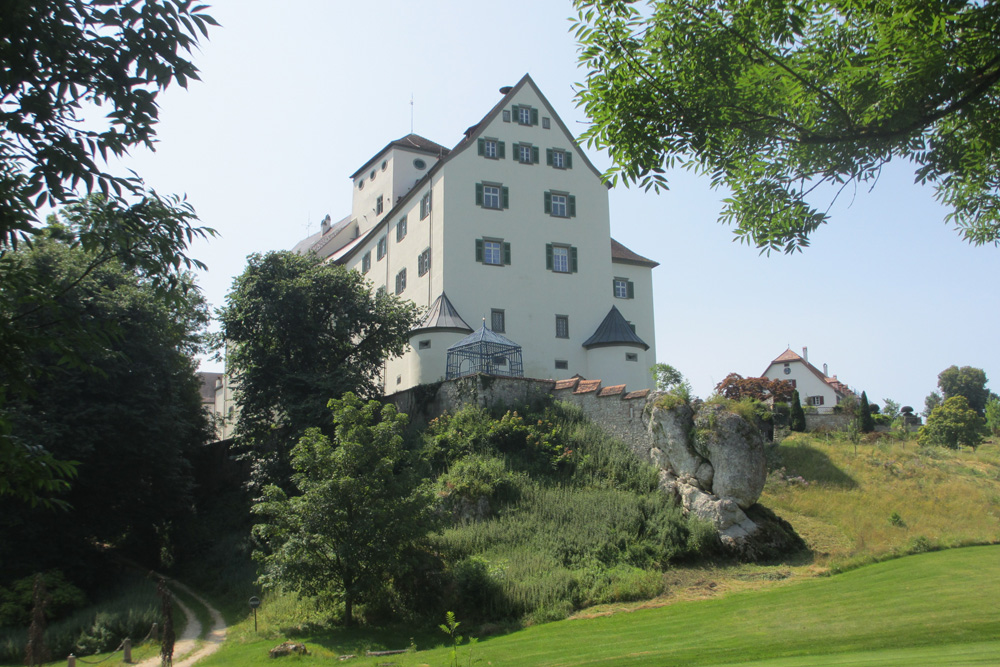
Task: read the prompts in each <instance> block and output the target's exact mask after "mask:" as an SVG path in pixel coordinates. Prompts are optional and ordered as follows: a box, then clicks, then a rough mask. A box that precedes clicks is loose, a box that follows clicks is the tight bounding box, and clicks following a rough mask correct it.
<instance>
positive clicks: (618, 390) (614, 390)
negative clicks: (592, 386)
mask: <svg viewBox="0 0 1000 667" xmlns="http://www.w3.org/2000/svg"><path fill="white" fill-rule="evenodd" d="M624 392H625V385H623V384H616V385H614V386H611V387H604V388H603V389H601V390H600V391H599V392H597V395H598V396H615V395H617V394H622V393H624Z"/></svg>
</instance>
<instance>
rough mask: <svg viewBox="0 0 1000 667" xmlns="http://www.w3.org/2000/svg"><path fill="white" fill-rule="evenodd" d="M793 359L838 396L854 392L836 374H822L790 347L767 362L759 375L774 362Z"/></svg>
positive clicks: (764, 373)
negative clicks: (829, 375) (828, 375)
mask: <svg viewBox="0 0 1000 667" xmlns="http://www.w3.org/2000/svg"><path fill="white" fill-rule="evenodd" d="M793 361H798V362H799V363H801V364H802V365H803V366H805V368H806V370H808V371H809V372H810V373H812V374H813V375H815V376H816V377H817V378H819V379H820V380H821V381H823V382H824V383H826V384H827V385H829V386H830V388H831V389H833V391H834V392H836V393H837V395H839V396H847V395H848V394H853V393H854V392H852V391H851V390H850V388H848V386H847V385H846V384H844V383H843V382H841V381H840V380H838V379H837V376H836V375H835V376H833V377H832V378H829V377H827V376H825V375H823V372H822V371H821V370H820V369H818V368H816V367H815V366H813V365H812V364H810V363H809V362H808V361H806V360H805V359H803V358H802V357H801V356H799V355H798V354H796V353H795V352H792V348H788V349H787V350H785V351H784V352H782V353H781V354H779V355H778V356H777V357H775V359H774V361H772V362H771V363H770V364H768V365H767V368H765V369H764V372H763V373H761V376H764V375H766V374H767V372H768V371H769V370H771V366H774V365H775V364H788V363H792V362H793Z"/></svg>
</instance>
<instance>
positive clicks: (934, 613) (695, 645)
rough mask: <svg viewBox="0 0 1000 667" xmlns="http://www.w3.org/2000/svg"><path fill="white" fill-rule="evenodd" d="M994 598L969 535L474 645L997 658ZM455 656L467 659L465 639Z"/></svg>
mask: <svg viewBox="0 0 1000 667" xmlns="http://www.w3.org/2000/svg"><path fill="white" fill-rule="evenodd" d="M998 599H1000V546H985V547H970V548H965V549H952V550H948V551H940V552H934V553H928V554H921V555H918V556H911V557H907V558H901V559H898V560H893V561H888V562H884V563H879V564H877V565H872V566H868V567H863V568H860V569H857V570H853V571H850V572H847V573H844V574H840V575H836V576H832V577H822V578H817V579H809V580H804V581H803V580H799V581H796V582H792V583H787V584H784V585H777V586H775V587H773V588H770V589H766V590H762V591H747V592H740V593H732V594H729V595H725V596H723V597H719V598H715V599H711V600H705V601H698V602H682V603H677V604H673V605H670V606H667V607H661V608H656V609H645V610H639V611H634V612H627V613H619V614H614V615H611V616H605V617H600V618H591V619H578V620H567V621H560V622H557V623H550V624H546V625H539V626H535V627H531V628H527V629H525V630H522V631H519V632H515V633H512V634H510V635H507V636H503V637H493V638H489V639H486V640H483V641H481V642H479V644H477V645H476V646H475V647H473V657H474V658H475V664H480V665H487V664H490V665H493V666H497V667H499V666H501V665H560V666H568V665H622V664H627V665H726V664H754V665H774V666H779V665H780V666H781V667H787V666H790V665H893V664H948V665H963V664H968V665H984V664H997V663H1000V611H998V606H997V600H998ZM463 629H464V628H463ZM340 637H343V638H344V639H343V640H340V639H336V638H333V637H331V636H316V637H305V638H303V639H304V641H305V642H306V644H307V645H308V646H310V648H311V649H313V648H314V649H315V655H314V657H313V658H305V659H303V660H296V662H297V663H300V664H314V663H317V664H318V663H320V662H322V663H324V664H329V658H330V657H331V656H333V655H337V654H338V653H346V652H354V651H355V650H357V645H356V644H350V643H348V642H349V641H356V638H355V639H354V640H349V639H348V637H349V636H348V635H346V634H344V635H340ZM373 639H374V638H373ZM276 643H278V642H276V641H274V640H273V639H269V640H249V639H245V640H243V641H233V642H227V644H226V645H225V646H224V647H223V648H222V650H221V651H220V652H219V653H218V654H216V655H215V656H212V657H210V658H209V659H207V660H206V661H205V662H204V663H202V664H203V665H205V666H206V667H210V666H212V665H253V664H272V663H269V658H268V657H267V649H268V648H270V647H271V646H273V645H274V644H276ZM408 643H409V638H408V637H399V638H398V639H396V640H395V641H393V639H392V638H389V637H379V638H378V640H377V641H375V642H373V644H377V645H382V646H386V647H392V648H402V647H405V646H406V645H407V644H408ZM417 644H418V647H419V646H420V638H418V639H417ZM378 647H379V646H376V648H378ZM459 657H460V658H463V660H462V664H466V663H467V660H468V648H467V647H463V648H462V649H461V650H460V653H459ZM352 662H353V663H354V664H364V665H368V664H379V665H400V666H418V665H432V666H434V667H437V666H438V665H446V664H448V651H447V649H445V648H443V647H437V648H434V649H432V650H429V651H418V652H417V653H414V654H407V655H400V656H386V657H381V658H378V659H375V658H363V659H358V660H356V661H352Z"/></svg>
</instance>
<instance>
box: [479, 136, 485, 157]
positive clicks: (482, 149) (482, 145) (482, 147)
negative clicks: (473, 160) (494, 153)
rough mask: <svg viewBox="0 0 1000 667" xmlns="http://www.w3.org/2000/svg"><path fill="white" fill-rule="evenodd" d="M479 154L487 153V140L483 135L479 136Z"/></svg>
mask: <svg viewBox="0 0 1000 667" xmlns="http://www.w3.org/2000/svg"><path fill="white" fill-rule="evenodd" d="M479 154H480V155H485V154H486V140H485V139H483V138H482V137H480V138H479Z"/></svg>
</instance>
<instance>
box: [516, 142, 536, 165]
mask: <svg viewBox="0 0 1000 667" xmlns="http://www.w3.org/2000/svg"><path fill="white" fill-rule="evenodd" d="M514 152H515V153H516V155H517V161H518V162H520V163H521V164H538V146H532V145H531V144H514Z"/></svg>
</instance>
